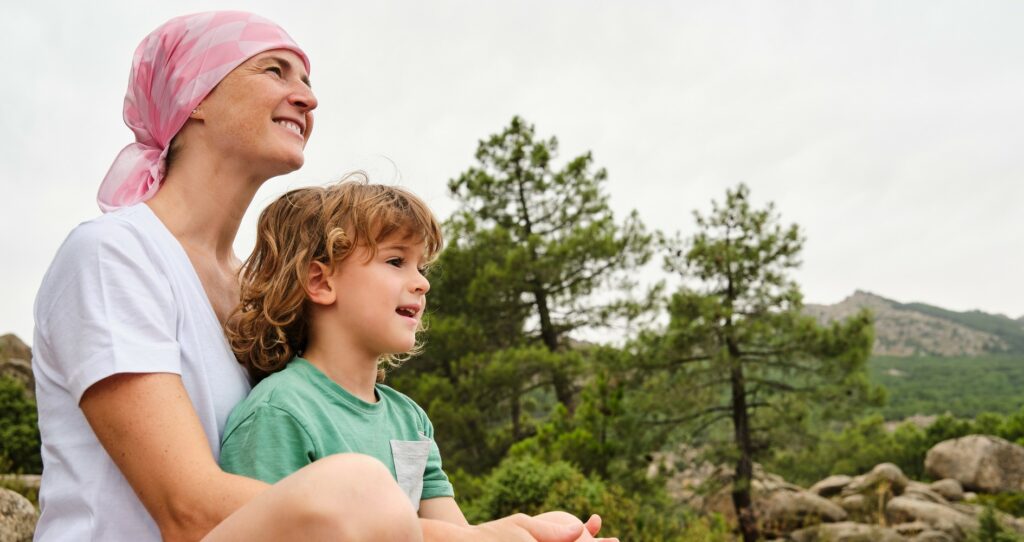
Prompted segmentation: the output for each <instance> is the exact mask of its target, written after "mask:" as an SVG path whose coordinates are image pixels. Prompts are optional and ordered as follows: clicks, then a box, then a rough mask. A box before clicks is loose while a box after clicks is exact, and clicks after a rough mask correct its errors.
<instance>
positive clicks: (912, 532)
mask: <svg viewBox="0 0 1024 542" xmlns="http://www.w3.org/2000/svg"><path fill="white" fill-rule="evenodd" d="M892 529H893V530H894V531H896V532H897V533H899V534H900V535H902V536H906V537H909V538H913V537H915V536H917V535H919V534H921V533H923V532H925V531H927V530H929V527H928V524H927V523H925V522H923V521H912V522H910V523H900V524H898V525H893V526H892Z"/></svg>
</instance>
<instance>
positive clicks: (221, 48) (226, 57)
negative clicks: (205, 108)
mask: <svg viewBox="0 0 1024 542" xmlns="http://www.w3.org/2000/svg"><path fill="white" fill-rule="evenodd" d="M271 49H288V50H290V51H293V52H295V53H296V54H297V55H299V57H300V58H302V62H303V63H304V64H305V66H306V71H307V72H308V71H309V59H308V58H307V57H306V53H304V52H303V51H302V49H300V48H299V46H298V45H296V44H295V42H294V41H293V40H292V38H291V37H290V36H288V34H287V33H285V31H284V30H282V29H281V27H279V26H277V25H276V24H274V23H273V22H271V21H268V20H267V19H264V18H263V17H260V16H258V15H253V14H252V13H245V12H241V11H211V12H207V13H196V14H193V15H184V16H181V17H175V18H174V19H171V20H169V21H167V22H166V23H164V24H163V25H162V26H160V27H159V28H157V29H156V30H154V31H153V32H152V33H151V34H150V35H148V36H146V39H144V40H142V43H140V44H139V47H138V49H136V50H135V58H134V59H133V60H132V72H131V75H130V76H129V79H128V93H127V94H126V95H125V97H124V122H125V124H127V125H128V127H129V128H131V130H132V132H135V143H132V144H131V145H128V146H127V147H125V148H124V149H122V150H121V152H120V153H119V154H118V155H117V158H116V159H114V164H113V165H112V166H110V171H108V172H107V176H106V177H105V178H104V179H103V184H101V185H100V190H99V194H98V195H97V196H96V202H97V203H99V206H100V209H102V210H103V212H105V213H106V212H109V211H113V210H114V209H117V208H119V207H126V206H128V205H132V204H135V203H138V202H140V201H146V200H148V199H149V198H151V197H153V195H154V194H156V191H157V190H158V189H159V188H160V183H161V182H162V181H163V179H164V169H165V164H166V158H167V149H168V146H169V144H170V142H171V139H172V138H173V137H174V135H175V134H177V133H178V130H180V129H181V127H182V126H184V125H185V121H186V120H188V117H189V114H190V113H191V112H192V110H193V109H195V108H196V107H197V106H198V105H199V103H200V102H202V101H203V99H204V98H206V95H207V94H209V93H210V91H211V90H213V88H214V87H216V86H217V83H220V81H221V79H223V78H224V77H225V76H226V75H227V74H228V73H229V72H231V70H233V69H235V68H236V67H237V66H238V65H239V64H241V63H242V62H245V61H246V60H248V59H249V58H251V57H252V56H254V55H257V54H259V53H262V52H264V51H269V50H271Z"/></svg>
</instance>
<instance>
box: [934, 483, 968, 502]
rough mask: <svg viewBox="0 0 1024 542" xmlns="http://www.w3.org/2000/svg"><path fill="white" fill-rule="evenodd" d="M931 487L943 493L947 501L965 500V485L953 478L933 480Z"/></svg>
mask: <svg viewBox="0 0 1024 542" xmlns="http://www.w3.org/2000/svg"><path fill="white" fill-rule="evenodd" d="M930 487H931V489H932V491H934V492H936V493H938V494H939V495H942V496H943V497H945V498H946V500H947V501H953V502H956V501H962V500H964V486H962V485H961V484H960V482H958V481H956V480H954V479H952V478H943V479H942V480H939V481H937V482H932V483H931V486H930Z"/></svg>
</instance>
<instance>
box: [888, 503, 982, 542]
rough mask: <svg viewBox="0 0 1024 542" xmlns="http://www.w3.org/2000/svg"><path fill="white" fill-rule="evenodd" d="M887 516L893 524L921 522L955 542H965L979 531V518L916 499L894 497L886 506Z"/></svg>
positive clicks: (948, 507) (942, 505)
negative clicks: (963, 541) (969, 534)
mask: <svg viewBox="0 0 1024 542" xmlns="http://www.w3.org/2000/svg"><path fill="white" fill-rule="evenodd" d="M885 516H886V518H887V519H888V521H889V523H891V524H898V523H911V522H920V523H923V524H925V525H927V526H928V527H930V528H931V530H935V531H941V532H943V533H946V534H948V535H950V536H952V537H953V538H954V539H955V540H963V539H964V538H965V537H966V536H967V534H968V533H971V532H973V531H975V530H977V529H978V520H977V518H975V517H973V516H971V515H968V514H965V513H963V512H960V511H959V510H956V509H955V508H952V507H950V506H947V505H944V504H939V503H934V502H930V501H924V500H919V499H915V498H913V497H910V496H899V497H894V498H893V499H892V500H890V501H889V502H888V503H887V504H886V505H885Z"/></svg>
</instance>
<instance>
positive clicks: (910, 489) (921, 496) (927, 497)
mask: <svg viewBox="0 0 1024 542" xmlns="http://www.w3.org/2000/svg"><path fill="white" fill-rule="evenodd" d="M903 496H904V497H910V498H912V499H917V500H919V501H928V502H934V503H938V504H949V501H947V500H946V498H945V497H943V496H942V495H939V494H938V493H937V492H936V491H934V490H932V488H931V487H930V486H929V485H928V484H922V483H921V482H910V483H909V484H907V487H906V489H904V490H903Z"/></svg>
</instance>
